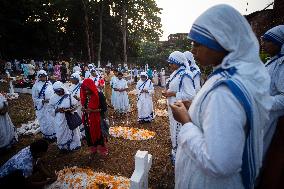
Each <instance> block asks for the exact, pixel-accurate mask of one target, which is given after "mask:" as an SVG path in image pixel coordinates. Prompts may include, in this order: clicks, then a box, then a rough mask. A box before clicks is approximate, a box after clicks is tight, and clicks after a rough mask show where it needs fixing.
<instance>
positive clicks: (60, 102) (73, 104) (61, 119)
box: [48, 81, 81, 152]
mask: <svg viewBox="0 0 284 189" xmlns="http://www.w3.org/2000/svg"><path fill="white" fill-rule="evenodd" d="M53 89H54V92H55V94H54V95H53V96H52V97H51V99H50V101H49V104H48V109H49V112H50V114H51V115H52V116H53V117H54V126H55V132H56V138H57V146H58V148H59V149H60V150H61V151H62V152H68V151H72V150H76V149H79V148H80V147H81V141H80V139H81V134H80V128H79V127H77V128H75V129H73V130H70V129H69V126H68V124H67V120H66V117H65V112H67V111H71V112H74V111H76V109H77V105H78V101H77V100H76V99H75V98H74V97H73V96H72V95H70V93H69V92H68V90H67V89H66V87H65V85H64V84H63V83H62V82H60V81H56V82H55V83H54V84H53Z"/></svg>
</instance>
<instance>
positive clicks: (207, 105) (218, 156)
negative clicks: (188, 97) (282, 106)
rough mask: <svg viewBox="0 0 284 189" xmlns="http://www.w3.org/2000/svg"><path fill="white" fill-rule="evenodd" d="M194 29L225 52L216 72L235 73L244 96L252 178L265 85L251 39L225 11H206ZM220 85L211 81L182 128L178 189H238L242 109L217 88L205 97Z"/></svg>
mask: <svg viewBox="0 0 284 189" xmlns="http://www.w3.org/2000/svg"><path fill="white" fill-rule="evenodd" d="M213 18H214V19H213ZM194 25H197V26H199V27H201V28H205V30H206V33H207V34H208V33H210V34H208V35H212V36H213V38H214V39H215V40H216V41H217V42H218V44H220V45H221V46H222V47H223V48H224V49H225V50H226V51H228V52H229V53H228V55H227V56H226V57H225V58H224V59H223V61H222V63H221V65H220V67H222V68H223V69H228V68H232V67H235V68H236V73H235V74H234V75H233V76H232V78H233V79H234V80H237V81H238V82H240V83H241V84H242V86H244V87H245V90H246V92H247V93H248V94H247V95H248V96H247V98H248V99H249V100H250V104H251V108H252V115H253V116H252V119H253V120H252V122H253V125H252V128H253V130H252V134H253V139H254V140H253V144H252V145H253V152H254V154H253V155H254V160H253V163H254V169H255V171H256V176H257V175H258V173H259V168H260V167H261V164H262V150H263V149H262V148H263V144H262V142H263V136H262V134H263V128H264V125H265V124H266V123H267V118H268V117H267V116H268V110H269V108H270V107H271V98H270V97H269V92H268V89H269V82H270V79H269V75H268V73H267V71H266V70H265V67H264V65H263V63H262V62H261V60H260V59H259V53H258V51H259V45H258V42H257V39H256V37H255V35H254V34H253V32H252V30H251V28H250V26H249V24H248V23H247V21H246V19H245V18H244V17H243V16H242V15H241V14H240V13H239V12H238V11H236V10H235V9H234V8H232V7H230V6H228V5H217V6H214V7H212V8H210V9H208V10H207V11H206V12H205V13H203V14H202V15H201V16H200V17H198V18H197V20H196V21H195V23H194ZM216 26H218V27H216ZM232 31H234V32H232ZM222 79H227V78H226V77H225V78H223V76H221V74H218V75H215V76H212V77H211V78H210V79H209V80H208V81H207V82H206V83H205V85H204V86H203V87H202V88H201V90H200V91H199V92H198V93H197V96H196V97H195V98H194V100H193V102H192V104H191V107H190V109H189V114H190V116H191V119H192V122H190V123H187V124H185V125H184V126H183V127H182V129H181V132H180V136H179V143H178V144H179V147H178V152H177V159H176V168H175V183H176V188H178V189H180V188H203V189H206V188H208V189H209V188H210V189H215V188H216V189H220V188H236V189H237V188H238V189H240V188H244V185H243V182H242V179H241V174H240V171H241V166H242V155H243V151H244V144H245V129H244V128H245V125H246V115H245V113H244V109H243V107H242V106H241V105H240V104H239V103H238V101H237V99H236V98H235V97H234V96H233V94H230V93H231V91H230V90H228V89H227V88H226V87H223V86H220V87H217V88H215V89H213V90H212V91H211V92H210V93H208V91H209V90H211V88H212V87H213V86H214V84H215V83H216V82H218V80H222ZM253 179H255V178H253ZM252 187H253V186H252Z"/></svg>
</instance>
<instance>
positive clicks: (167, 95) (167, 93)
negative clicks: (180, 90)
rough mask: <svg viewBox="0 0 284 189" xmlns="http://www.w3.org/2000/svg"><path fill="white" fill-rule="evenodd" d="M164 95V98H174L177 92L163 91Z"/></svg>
mask: <svg viewBox="0 0 284 189" xmlns="http://www.w3.org/2000/svg"><path fill="white" fill-rule="evenodd" d="M162 95H163V96H164V97H167V98H168V97H172V96H176V93H175V92H172V91H163V92H162Z"/></svg>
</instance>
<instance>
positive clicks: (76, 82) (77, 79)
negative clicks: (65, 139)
mask: <svg viewBox="0 0 284 189" xmlns="http://www.w3.org/2000/svg"><path fill="white" fill-rule="evenodd" d="M79 73H80V72H75V73H73V74H72V75H71V76H70V82H71V86H70V87H69V93H70V95H71V96H73V97H74V98H75V99H76V100H77V112H78V114H79V115H80V116H81V118H82V110H81V109H82V106H81V97H80V89H81V76H80V74H79ZM80 132H81V136H82V138H84V137H85V131H84V127H83V125H81V126H80Z"/></svg>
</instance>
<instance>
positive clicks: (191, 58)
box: [183, 51, 200, 73]
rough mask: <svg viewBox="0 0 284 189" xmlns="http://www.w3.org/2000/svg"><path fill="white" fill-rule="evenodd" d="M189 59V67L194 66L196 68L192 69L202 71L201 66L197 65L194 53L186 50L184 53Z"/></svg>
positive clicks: (197, 71)
mask: <svg viewBox="0 0 284 189" xmlns="http://www.w3.org/2000/svg"><path fill="white" fill-rule="evenodd" d="M183 54H184V55H185V57H186V59H187V61H188V64H189V67H193V68H195V69H194V70H193V69H190V70H191V71H196V73H200V69H199V67H198V66H197V64H196V62H195V59H194V57H193V54H192V53H191V52H189V51H185V52H184V53H183Z"/></svg>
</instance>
